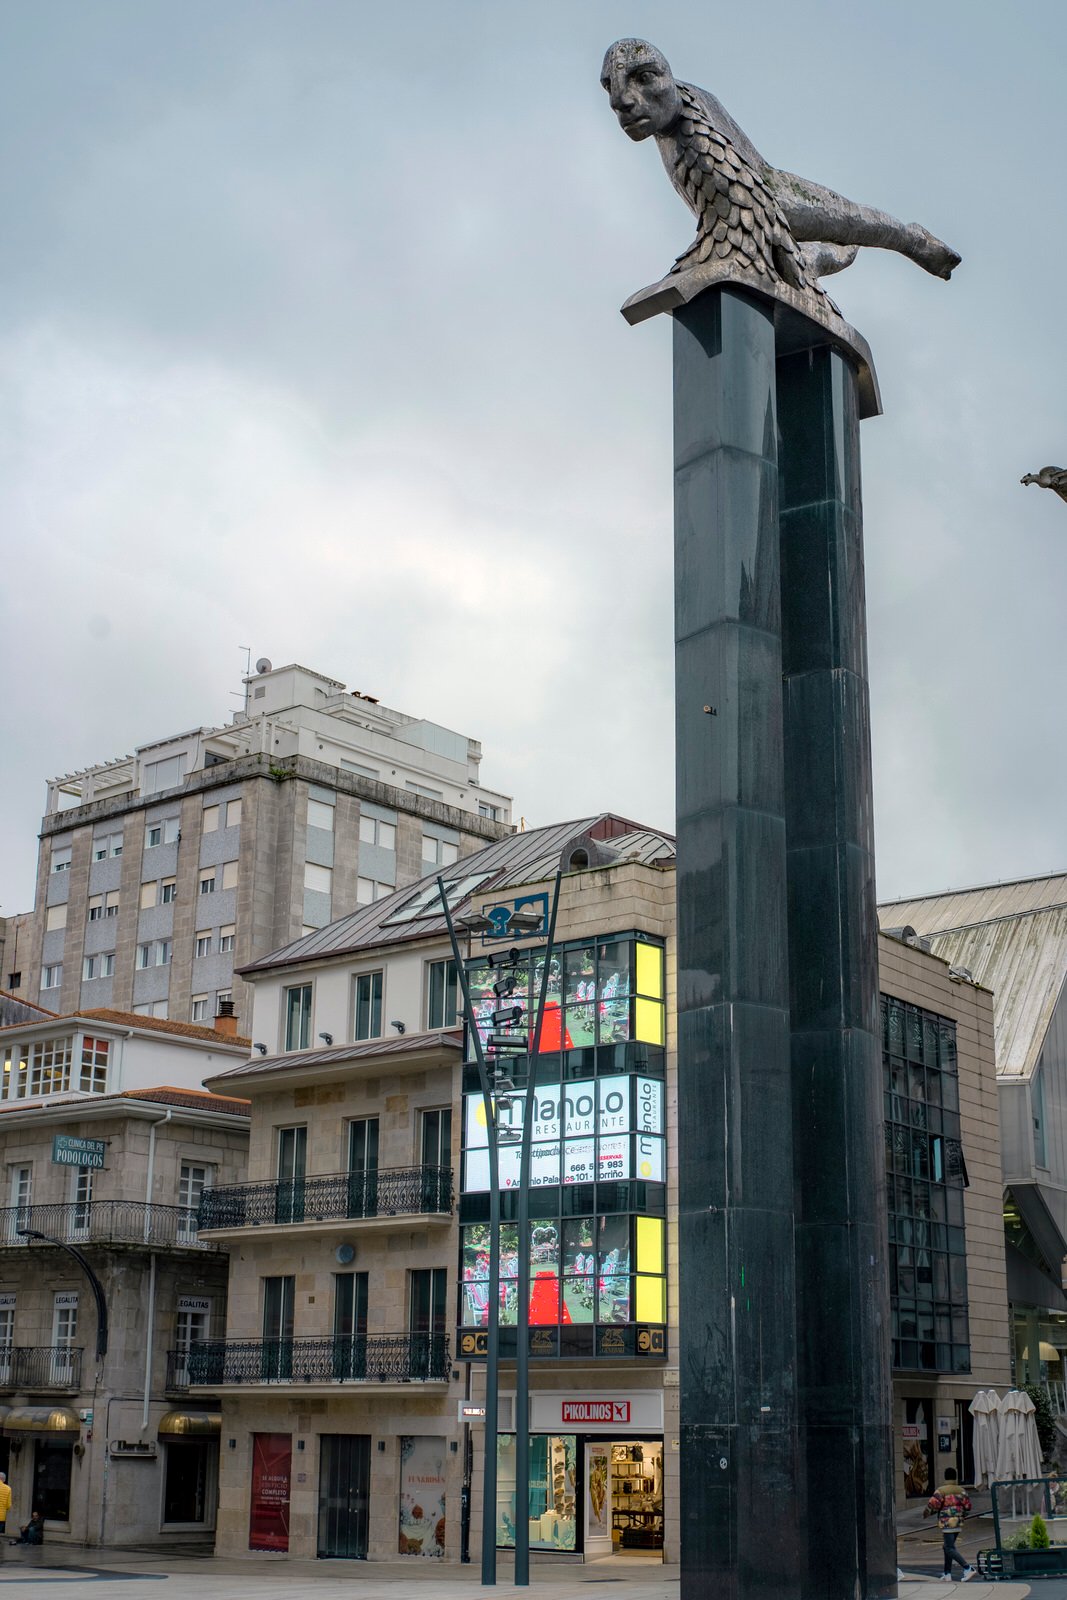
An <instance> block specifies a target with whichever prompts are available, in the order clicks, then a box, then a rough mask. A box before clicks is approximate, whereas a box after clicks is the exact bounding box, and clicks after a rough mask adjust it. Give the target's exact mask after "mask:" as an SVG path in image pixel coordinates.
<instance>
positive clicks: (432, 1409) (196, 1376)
mask: <svg viewBox="0 0 1067 1600" xmlns="http://www.w3.org/2000/svg"><path fill="white" fill-rule="evenodd" d="M557 867H561V868H562V870H563V878H562V889H561V900H560V910H559V921H558V925H557V928H556V939H555V943H554V947H553V952H552V955H551V959H550V963H549V977H548V991H547V1003H546V1010H545V1016H544V1021H543V1026H542V1034H541V1050H540V1054H539V1056H538V1058H537V1071H536V1075H535V1081H534V1084H533V1088H532V1098H531V1102H530V1114H531V1115H532V1116H533V1117H534V1118H535V1124H534V1135H533V1139H534V1142H533V1145H532V1185H531V1193H530V1218H531V1221H530V1229H531V1232H530V1240H529V1245H530V1260H531V1273H532V1278H531V1298H530V1318H529V1327H528V1328H527V1329H526V1330H520V1329H519V1328H518V1327H517V1326H516V1320H517V1319H516V1299H517V1295H516V1282H515V1276H516V1271H517V1246H518V1236H517V1189H516V1184H517V1161H518V1153H517V1148H516V1145H515V1143H514V1136H515V1135H516V1134H517V1131H518V1129H519V1128H521V1125H522V1120H523V1117H524V1116H525V1114H526V1101H527V1097H528V1096H530V1095H531V1086H530V1084H529V1082H528V1081H527V1079H526V1078H525V1077H524V1073H525V1071H526V1068H525V1065H524V1060H523V1058H521V1057H520V1058H519V1059H518V1060H517V1062H516V1067H515V1069H514V1071H513V1078H514V1080H515V1084H516V1090H515V1093H514V1094H512V1093H510V1092H509V1093H508V1095H507V1101H508V1104H506V1105H503V1104H502V1106H501V1114H502V1117H503V1120H504V1123H505V1126H506V1131H510V1133H511V1134H512V1139H511V1140H509V1141H507V1142H505V1143H504V1144H503V1145H502V1147H501V1153H500V1162H501V1187H502V1190H503V1193H502V1197H501V1208H502V1229H501V1241H500V1244H501V1281H500V1285H499V1291H498V1292H499V1294H500V1320H501V1335H500V1337H501V1349H502V1357H503V1363H504V1367H503V1378H502V1388H503V1404H502V1422H501V1426H502V1433H501V1441H500V1446H499V1451H500V1455H499V1473H500V1479H499V1485H500V1487H499V1496H498V1503H497V1505H496V1507H495V1508H493V1511H492V1515H493V1516H494V1519H495V1523H496V1528H497V1537H498V1543H499V1544H500V1545H501V1546H502V1547H504V1548H506V1547H508V1546H509V1545H511V1544H513V1542H514V1529H515V1518H516V1516H517V1515H518V1505H519V1498H520V1497H519V1496H517V1494H516V1486H515V1481H514V1459H515V1458H514V1428H515V1418H514V1415H513V1387H514V1376H513V1372H514V1369H513V1362H514V1357H515V1353H516V1349H517V1340H518V1338H519V1337H520V1336H522V1335H523V1333H525V1337H526V1338H527V1339H528V1341H529V1348H530V1352H531V1402H530V1417H529V1427H530V1432H531V1462H532V1475H531V1482H530V1485H529V1489H528V1495H527V1498H526V1506H527V1510H528V1515H529V1519H530V1538H531V1547H532V1548H533V1549H534V1550H535V1551H542V1552H552V1553H554V1554H556V1555H559V1554H567V1555H573V1556H574V1557H575V1558H577V1557H579V1556H582V1555H584V1556H595V1555H598V1554H606V1553H610V1552H612V1551H615V1552H620V1553H626V1552H634V1553H638V1552H643V1553H644V1554H645V1556H646V1557H647V1556H648V1554H649V1553H650V1552H651V1553H652V1554H653V1555H655V1556H658V1555H660V1554H662V1555H663V1556H664V1557H666V1558H667V1559H672V1558H674V1557H675V1555H676V1552H677V1548H678V1492H677V1491H678V1485H677V1461H678V1456H677V1454H676V1442H677V1440H678V1437H679V1433H678V1410H677V1400H678V1368H677V1361H678V1327H677V1241H676V1232H675V1221H674V1219H675V1214H676V1161H677V1157H676V1141H675V1132H676V1128H677V1122H678V1117H679V1116H680V1115H684V1108H680V1107H678V1105H677V1101H676V1077H675V1040H674V1006H673V999H674V994H675V985H676V975H675V954H674V950H675V945H674V916H675V899H674V896H675V884H674V851H673V841H672V840H671V839H670V837H669V836H668V835H665V834H663V833H661V832H658V831H656V830H654V829H647V828H642V827H639V826H637V825H636V824H634V823H632V822H628V821H626V820H625V819H622V818H619V817H616V816H612V815H602V816H600V817H588V818H584V819H580V820H578V821H575V822H570V823H564V824H560V825H558V826H556V827H552V828H542V829H537V830H533V831H531V832H529V833H521V834H516V835H514V836H512V837H511V838H509V839H506V840H503V841H500V842H499V843H496V844H493V845H490V846H488V847H486V848H485V849H484V850H482V851H480V852H477V853H476V854H474V855H472V856H471V857H469V858H467V859H465V860H464V861H463V862H462V864H461V865H457V867H456V868H454V869H453V870H451V871H446V872H445V873H444V874H443V877H444V881H445V889H446V893H447V895H448V900H449V905H450V907H451V909H452V911H453V914H454V915H455V916H456V917H458V918H463V917H465V916H468V915H469V914H471V913H481V914H483V922H482V924H480V925H481V926H482V927H483V929H484V926H485V923H486V921H487V922H488V925H489V928H490V931H488V932H486V931H482V932H477V931H469V932H466V933H465V934H464V935H463V937H464V940H465V956H466V960H467V963H468V973H469V977H470V982H471V986H472V994H473V996H474V1003H475V1006H476V1009H477V1011H478V1014H479V1016H480V1017H481V1018H482V1019H483V1022H482V1025H483V1026H484V1027H485V1028H488V1026H489V1014H490V1012H491V1011H492V1010H493V1008H494V1007H496V1006H499V1004H500V1001H499V1000H498V999H497V998H496V997H495V995H494V992H493V982H494V980H495V979H496V978H497V977H498V976H499V973H498V970H497V969H495V968H493V967H491V966H490V965H489V964H488V956H489V955H490V954H494V953H496V952H497V951H499V950H500V949H501V948H502V945H503V947H504V948H508V949H512V950H513V951H514V956H513V958H512V959H511V962H510V966H509V973H510V978H511V979H513V980H514V982H513V984H512V991H511V1000H512V1001H514V1002H516V1003H519V1004H521V1006H522V1007H523V1009H524V1013H525V1014H526V1016H527V1018H528V1017H529V1012H530V1008H531V1006H532V1005H533V1004H534V997H535V996H536V995H537V994H538V993H539V988H540V976H541V973H542V972H543V970H544V959H545V956H544V932H543V919H544V914H545V911H546V908H547V903H548V895H549V893H550V888H551V880H552V877H553V875H554V873H555V871H556V869H557ZM515 910H524V911H527V912H529V911H531V910H533V911H534V912H535V913H537V914H540V916H541V918H542V928H541V930H540V931H535V932H533V933H530V934H529V935H528V936H526V937H517V936H515V935H514V934H513V933H508V934H506V936H505V938H504V940H503V941H501V940H498V939H497V938H496V937H495V935H494V932H493V931H492V930H493V929H494V928H496V927H497V926H500V927H503V925H504V924H505V923H506V921H507V918H508V916H509V915H510V914H511V913H512V912H513V911H515ZM881 949H882V957H883V1027H884V1035H885V1037H884V1046H885V1050H884V1075H885V1083H886V1118H887V1121H886V1129H887V1133H886V1138H887V1176H889V1178H890V1180H891V1183H892V1209H891V1213H890V1216H891V1228H892V1232H891V1234H890V1236H889V1237H887V1240H886V1254H887V1261H888V1263H889V1266H890V1271H891V1277H892V1284H893V1296H894V1298H893V1311H894V1327H893V1336H894V1357H895V1362H896V1369H897V1370H896V1376H895V1388H896V1407H897V1418H898V1427H899V1430H900V1431H899V1440H900V1450H901V1455H900V1472H899V1477H898V1491H899V1498H900V1500H901V1501H902V1502H903V1501H904V1500H905V1499H906V1497H907V1496H908V1494H909V1493H912V1492H914V1486H915V1485H916V1483H917V1482H918V1481H919V1478H920V1477H921V1476H922V1472H923V1468H921V1467H920V1466H919V1464H918V1457H919V1455H922V1457H923V1461H924V1462H925V1471H926V1473H927V1477H929V1475H930V1474H932V1473H933V1472H934V1471H935V1469H940V1468H941V1467H942V1466H944V1465H946V1464H947V1460H945V1459H939V1458H938V1457H939V1452H940V1456H942V1457H945V1456H947V1457H948V1458H949V1459H955V1460H956V1461H957V1463H958V1470H960V1471H961V1473H965V1472H966V1471H967V1467H968V1463H969V1450H970V1438H969V1424H970V1417H969V1413H967V1411H966V1402H967V1400H969V1398H970V1396H971V1395H972V1394H973V1393H974V1391H975V1389H976V1388H977V1387H983V1386H985V1385H987V1384H998V1383H1001V1382H1003V1381H1005V1379H1006V1377H1007V1373H1008V1348H1007V1320H1006V1318H1007V1313H1006V1302H1005V1294H1004V1260H1003V1252H1002V1250H1001V1248H1000V1167H999V1138H998V1130H997V1120H996V1091H995V1085H994V1076H993V1057H992V1032H991V1016H992V1012H991V1002H990V997H989V996H988V994H986V993H985V991H983V990H981V989H979V988H976V987H975V986H973V985H972V986H967V987H961V986H959V985H958V984H956V983H955V982H953V981H951V980H950V978H949V974H948V968H947V964H946V963H945V962H943V961H941V960H939V959H938V958H937V957H935V956H932V955H930V954H929V953H927V952H925V951H922V950H918V949H915V948H912V947H910V946H905V945H903V944H901V943H900V942H899V941H894V940H891V939H887V938H884V939H883V940H882V943H881ZM244 976H245V978H246V980H247V982H248V983H249V984H250V986H252V988H253V990H254V1011H253V1017H254V1022H253V1033H254V1036H255V1038H256V1040H257V1042H258V1044H259V1046H260V1051H259V1052H258V1053H257V1054H255V1055H253V1056H252V1058H251V1059H250V1060H248V1061H247V1062H245V1063H243V1064H242V1065H240V1066H234V1067H230V1068H228V1069H227V1070H226V1071H224V1072H222V1073H219V1074H217V1075H215V1076H213V1077H212V1078H211V1079H210V1080H208V1082H209V1087H211V1088H213V1089H214V1090H216V1091H217V1092H226V1093H239V1094H241V1095H243V1096H247V1097H248V1098H249V1100H250V1102H251V1114H252V1128H251V1138H250V1153H249V1169H248V1175H247V1179H246V1180H245V1181H244V1182H242V1183H240V1184H234V1185H229V1186H219V1187H217V1188H215V1189H211V1190H206V1191H205V1193H204V1195H203V1196H202V1198H201V1209H200V1224H201V1236H202V1237H203V1238H206V1239H212V1240H217V1241H219V1242H225V1243H227V1244H228V1245H229V1247H230V1252H231V1280H230V1298H229V1313H228V1319H227V1327H226V1332H225V1337H224V1338H219V1339H217V1340H214V1341H209V1342H208V1343H206V1344H204V1345H201V1346H200V1347H198V1349H197V1351H196V1352H195V1358H194V1363H193V1370H192V1373H191V1378H192V1384H191V1392H192V1393H193V1395H194V1396H195V1395H197V1394H198V1393H200V1392H201V1390H203V1392H205V1393H208V1392H210V1393H211V1394H212V1395H213V1396H217V1398H218V1400H219V1403H220V1406H221V1411H222V1417H223V1433H224V1436H225V1437H226V1439H227V1441H228V1442H229V1441H231V1440H232V1441H233V1445H232V1449H230V1448H228V1449H227V1450H226V1451H224V1452H223V1462H222V1469H221V1483H220V1505H219V1524H218V1546H217V1548H218V1549H219V1551H220V1553H225V1554H237V1553H238V1552H245V1551H247V1550H249V1549H251V1550H273V1551H281V1550H288V1551H289V1552H291V1553H292V1554H293V1555H297V1556H311V1555H315V1554H318V1555H323V1556H326V1555H332V1556H336V1555H349V1556H353V1557H368V1558H370V1559H380V1560H386V1559H394V1558H395V1557H396V1556H397V1555H398V1554H399V1555H403V1556H412V1557H415V1556H419V1557H425V1556H430V1557H434V1558H441V1559H450V1560H454V1559H457V1558H458V1557H459V1555H460V1552H461V1550H462V1549H463V1548H465V1547H467V1546H468V1544H469V1547H470V1548H474V1549H476V1548H477V1546H478V1542H479V1539H480V1530H481V1523H482V1517H483V1507H482V1504H481V1465H482V1445H483V1434H482V1431H481V1427H480V1424H479V1422H478V1420H477V1417H475V1418H474V1420H473V1421H472V1422H464V1421H463V1420H461V1419H460V1417H459V1415H458V1411H459V1408H460V1404H461V1403H463V1402H466V1403H467V1404H468V1405H469V1406H471V1407H472V1408H473V1410H474V1411H475V1412H477V1409H478V1407H479V1405H480V1404H481V1403H482V1402H483V1401H484V1361H485V1351H486V1332H485V1330H486V1324H487V1320H488V1305H489V1298H490V1295H491V1293H492V1292H493V1290H492V1285H491V1284H490V1281H489V1274H488V1244H489V1190H488V1159H487V1157H488V1149H487V1138H486V1129H485V1121H484V1113H483V1109H482V1101H481V1096H480V1094H479V1092H478V1081H477V1073H476V1071H475V1070H474V1068H473V1066H472V1065H471V1064H470V1056H471V1048H470V1047H469V1045H468V1047H467V1048H466V1049H465V1048H464V1040H463V1034H462V1030H461V1029H460V1027H459V1026H458V1025H457V1008H458V999H457V992H458V984H457V974H456V972H455V968H454V965H453V961H452V957H451V950H450V945H449V943H448V940H447V935H446V928H445V923H444V918H443V913H442V906H441V901H440V891H439V889H438V886H437V882H436V879H435V878H427V879H425V880H424V881H423V882H422V883H421V884H419V885H416V886H413V887H412V888H410V889H408V890H405V891H403V892H399V891H398V892H397V893H396V894H395V895H393V896H391V897H389V898H388V899H386V900H383V901H382V902H380V903H378V904H376V905H374V906H370V907H366V908H363V909H361V910H360V911H358V912H356V913H354V914H353V915H352V916H350V917H348V918H345V919H342V920H340V921H338V922H336V923H334V924H332V925H331V926H330V927H328V928H325V929H322V930H321V931H319V932H317V933H315V934H313V935H309V936H306V937H305V938H303V939H300V940H298V941H295V942H294V943H293V944H291V945H289V946H288V947H285V948H282V949H280V950H278V951H276V952H274V953H272V954H271V955H269V956H266V957H263V958H261V959H260V960H259V961H257V962H255V963H253V964H252V965H251V966H250V967H249V968H246V969H245V971H244ZM509 1003H510V1002H509ZM902 1070H903V1073H904V1076H903V1078H901V1071H902ZM942 1423H944V1430H943V1431H942V1428H941V1424H942ZM924 1428H925V1430H926V1431H925V1432H923V1429H924ZM916 1440H917V1441H918V1445H919V1447H920V1448H919V1449H918V1450H917V1451H915V1450H913V1449H912V1446H913V1444H914V1443H915V1441H916ZM942 1447H943V1448H942ZM464 1507H467V1508H469V1515H468V1519H467V1520H466V1521H465V1514H464V1509H463V1508H464Z"/></svg>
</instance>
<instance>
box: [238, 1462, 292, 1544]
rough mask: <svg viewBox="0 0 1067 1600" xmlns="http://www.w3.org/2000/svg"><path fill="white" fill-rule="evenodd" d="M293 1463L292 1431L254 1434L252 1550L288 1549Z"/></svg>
mask: <svg viewBox="0 0 1067 1600" xmlns="http://www.w3.org/2000/svg"><path fill="white" fill-rule="evenodd" d="M292 1466H293V1436H292V1434H290V1433H254V1434H253V1435H252V1500H251V1505H250V1508H249V1517H248V1548H249V1549H250V1550H288V1548H289V1480H290V1477H291V1474H292Z"/></svg>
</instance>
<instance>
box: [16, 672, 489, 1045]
mask: <svg viewBox="0 0 1067 1600" xmlns="http://www.w3.org/2000/svg"><path fill="white" fill-rule="evenodd" d="M260 667H261V668H262V670H258V669H257V672H256V673H255V674H254V675H253V676H251V677H249V678H247V679H246V680H245V703H244V706H243V708H242V710H241V711H239V712H235V713H234V716H233V718H232V720H231V721H230V722H229V723H227V724H225V725H224V726H221V727H201V728H194V729H190V730H189V731H187V732H185V733H180V734H175V735H172V736H169V737H166V738H161V739H156V740H154V741H152V742H151V743H148V744H145V745H142V746H140V747H138V749H137V750H136V751H135V752H134V754H133V755H131V756H126V757H123V758H121V759H119V760H116V761H107V762H102V763H100V764H99V765H97V766H93V767H89V768H86V769H84V770H83V771H80V772H76V773H70V774H67V775H66V776H65V777H63V778H57V779H54V780H52V781H51V782H50V783H49V785H48V809H47V811H46V813H45V816H44V818H43V820H42V824H41V838H40V850H39V855H38V871H37V888H36V895H35V901H34V909H33V911H32V913H24V914H22V915H20V916H17V917H13V918H9V919H7V925H6V930H5V932H6V937H5V939H4V962H5V965H4V967H3V969H2V970H0V987H2V988H6V989H8V990H10V991H11V992H12V993H13V994H14V995H15V996H17V997H18V998H20V999H25V1000H29V1001H32V1002H33V1003H35V1004H39V1005H42V1006H44V1007H46V1008H48V1009H49V1010H56V1011H67V1012H70V1011H75V1010H78V1009H97V1008H99V1007H102V1006H105V1007H113V1008H116V1009H119V1010H122V1011H132V1012H134V1013H136V1014H137V1015H147V1016H155V1017H169V1018H173V1019H176V1020H179V1021H186V1022H205V1021H206V1022H210V1021H211V1018H212V1017H213V1016H214V1015H215V1014H216V1012H217V1010H218V1007H219V1004H220V1003H221V1002H224V1001H225V1002H230V1001H232V1003H233V1005H234V1007H235V1010H236V1012H237V1014H238V1016H240V1014H241V1010H242V1005H243V982H242V980H241V978H240V976H239V975H237V976H236V977H235V971H236V970H237V968H239V967H240V966H241V965H242V964H244V963H247V962H249V961H252V960H253V959H254V958H255V957H256V956H258V955H261V954H266V953H267V952H269V951H271V950H273V949H276V948H278V946H280V945H283V944H286V943H288V942H290V941H291V940H293V939H295V938H297V937H299V936H300V935H301V934H302V933H305V932H308V931H310V930H312V929H315V928H319V927H323V926H325V925H326V924H327V923H329V922H331V921H333V920H335V919H336V918H337V917H339V916H342V915H344V914H346V913H347V912H350V911H353V910H354V909H355V908H356V907H357V906H359V905H362V904H369V903H372V902H373V901H374V900H375V899H380V898H381V897H382V896H384V895H387V894H391V893H392V892H393V891H394V889H395V888H396V887H397V886H399V885H402V884H406V883H411V882H414V881H415V880H417V879H419V878H421V877H422V876H423V874H424V873H425V872H427V871H429V870H430V867H431V866H436V865H444V866H450V865H451V864H452V863H454V862H455V861H456V860H457V859H458V858H459V857H461V856H464V855H467V854H469V853H470V852H471V851H472V850H476V849H479V848H480V847H481V846H482V845H484V844H485V843H486V842H487V841H489V840H493V839H497V838H500V837H501V836H502V835H505V834H507V833H508V832H510V825H511V801H510V799H509V798H508V796H506V795H503V794H499V793H497V792H496V791H495V790H489V789H486V788H485V787H484V786H483V785H482V783H481V777H480V767H481V759H482V751H481V745H480V744H479V743H478V741H477V740H475V739H471V738H469V737H468V736H467V735H465V734H459V733H454V732H453V731H452V730H450V729H448V728H444V727H442V726H440V725H439V724H437V723H434V722H429V721H426V720H425V719H422V718H418V717H412V716H409V715H407V714H406V713H404V712H400V711H393V710H390V709H389V708H388V707H386V706H383V705H381V704H380V703H379V702H378V701H377V700H376V699H375V698H374V697H373V696H371V695H367V694H363V693H360V692H359V691H355V690H353V691H348V690H346V689H345V686H344V684H342V683H339V682H337V680H336V679H332V678H327V677H324V676H323V675H322V674H321V673H316V672H312V671H310V670H308V669H307V668H304V667H300V666H296V665H291V666H286V667H279V668H277V669H275V668H272V667H271V666H270V663H269V662H263V663H260ZM245 1020H246V1025H247V1018H246V1019H245Z"/></svg>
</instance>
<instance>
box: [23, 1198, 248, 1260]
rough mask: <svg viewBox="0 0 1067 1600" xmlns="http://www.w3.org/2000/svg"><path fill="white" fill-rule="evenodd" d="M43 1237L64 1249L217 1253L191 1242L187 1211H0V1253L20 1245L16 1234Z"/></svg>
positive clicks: (94, 1207) (140, 1205) (86, 1204)
mask: <svg viewBox="0 0 1067 1600" xmlns="http://www.w3.org/2000/svg"><path fill="white" fill-rule="evenodd" d="M23 1228H30V1229H32V1230H33V1231H34V1232H35V1233H47V1234H48V1235H49V1236H50V1237H51V1238H53V1239H59V1240H61V1241H62V1242H63V1243H64V1244H142V1245H149V1246H151V1247H152V1248H153V1249H165V1248H168V1247H169V1248H170V1249H177V1250H217V1249H218V1245H216V1244H214V1243H213V1242H212V1241H211V1240H208V1239H200V1238H198V1236H197V1221H196V1208H195V1207H193V1206H157V1205H148V1204H146V1203H145V1201H143V1200H71V1201H66V1202H57V1203H56V1204H54V1205H43V1206H3V1207H0V1248H6V1247H7V1246H10V1245H26V1244H30V1243H33V1242H35V1241H32V1240H29V1239H27V1238H26V1237H25V1236H24V1234H22V1233H21V1231H20V1230H21V1229H23Z"/></svg>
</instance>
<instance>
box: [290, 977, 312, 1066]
mask: <svg viewBox="0 0 1067 1600" xmlns="http://www.w3.org/2000/svg"><path fill="white" fill-rule="evenodd" d="M310 1043H311V985H310V983H302V984H299V985H298V986H297V987H296V988H293V989H286V991H285V1048H286V1049H287V1050H306V1049H307V1047H308V1045H309V1044H310Z"/></svg>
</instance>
